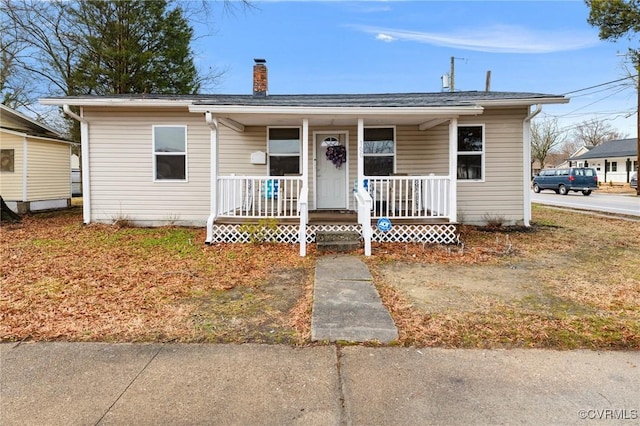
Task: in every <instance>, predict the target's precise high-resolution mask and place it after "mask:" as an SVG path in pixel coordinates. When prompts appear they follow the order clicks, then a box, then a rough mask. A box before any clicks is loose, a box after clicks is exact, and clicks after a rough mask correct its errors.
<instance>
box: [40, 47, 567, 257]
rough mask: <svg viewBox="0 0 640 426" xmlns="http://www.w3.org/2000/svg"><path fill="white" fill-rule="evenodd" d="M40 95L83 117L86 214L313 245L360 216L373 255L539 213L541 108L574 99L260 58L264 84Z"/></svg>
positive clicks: (235, 238) (215, 238) (258, 77)
mask: <svg viewBox="0 0 640 426" xmlns="http://www.w3.org/2000/svg"><path fill="white" fill-rule="evenodd" d="M41 102H42V103H43V104H47V105H62V106H63V108H64V110H65V111H66V112H67V114H68V115H70V116H71V117H74V118H75V119H76V120H78V121H80V123H81V134H82V153H83V156H82V169H83V170H84V177H83V182H82V185H83V191H82V192H83V197H84V221H85V222H86V223H89V222H111V221H114V220H117V219H119V218H123V219H124V218H126V219H127V220H129V221H131V222H133V223H136V224H139V225H143V226H155V225H162V224H169V223H174V224H182V225H196V226H206V228H207V237H206V242H207V243H216V242H244V241H248V240H249V238H250V236H249V235H248V234H249V232H247V229H248V228H249V226H248V225H252V226H262V227H263V228H264V229H265V230H268V231H269V232H272V238H274V239H276V240H277V241H282V242H289V243H299V244H300V254H301V255H304V254H305V253H306V244H307V243H310V242H314V241H315V237H316V233H317V232H320V231H332V230H351V231H355V232H358V233H359V234H360V235H361V237H362V240H363V241H364V247H365V254H367V255H368V254H370V253H371V241H419V242H426V241H432V242H443V243H450V242H455V241H456V240H457V229H456V224H458V223H461V222H464V223H472V224H481V223H485V222H486V221H487V220H488V219H491V218H493V219H495V218H499V219H500V220H502V221H503V223H505V224H515V223H523V224H525V225H528V223H529V219H530V215H531V210H530V202H529V178H528V177H529V173H530V164H531V163H530V144H529V125H530V120H531V119H532V118H533V117H534V116H535V115H536V114H537V113H538V112H540V110H541V108H542V105H543V104H551V103H566V102H568V99H566V98H564V97H563V96H556V95H545V94H537V93H512V92H446V93H394V94H359V95H353V94H351V95H346V94H338V95H272V94H269V93H268V90H267V68H266V64H265V63H264V60H256V63H255V65H254V68H253V94H250V95H189V96H157V95H136V96H133V95H126V96H100V97H92V96H80V97H62V98H48V99H43V100H41ZM532 105H535V106H536V107H535V109H533V110H532V108H531V107H532ZM71 106H75V107H79V108H80V113H79V114H74V113H73V112H71V110H70V107H71ZM378 222H380V224H381V226H380V227H378V226H376V224H377V223H378ZM389 225H391V226H390V227H389ZM254 229H255V228H254Z"/></svg>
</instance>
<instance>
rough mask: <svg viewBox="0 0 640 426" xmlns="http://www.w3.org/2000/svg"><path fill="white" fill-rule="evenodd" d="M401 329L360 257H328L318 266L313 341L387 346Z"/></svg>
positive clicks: (314, 296) (314, 300)
mask: <svg viewBox="0 0 640 426" xmlns="http://www.w3.org/2000/svg"><path fill="white" fill-rule="evenodd" d="M397 338H398V329H397V328H396V326H395V324H394V323H393V319H392V318H391V315H390V314H389V311H387V309H386V308H385V307H384V306H383V305H382V301H381V300H380V296H379V295H378V292H377V291H376V289H375V287H374V286H373V277H372V276H371V273H370V272H369V268H368V267H367V265H365V264H364V263H363V262H362V260H360V259H359V258H358V257H357V256H352V255H327V256H323V257H321V258H319V259H318V261H317V263H316V274H315V284H314V289H313V312H312V316H311V339H312V340H320V341H323V340H326V341H330V342H336V341H349V342H366V341H372V340H377V341H380V342H382V343H388V342H391V341H393V340H395V339H397Z"/></svg>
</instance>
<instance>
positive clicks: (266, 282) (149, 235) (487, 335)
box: [0, 207, 640, 349]
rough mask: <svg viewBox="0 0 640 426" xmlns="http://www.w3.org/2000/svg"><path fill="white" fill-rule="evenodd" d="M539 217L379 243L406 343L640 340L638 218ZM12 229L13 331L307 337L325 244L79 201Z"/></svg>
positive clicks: (123, 336)
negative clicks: (87, 220) (246, 237)
mask: <svg viewBox="0 0 640 426" xmlns="http://www.w3.org/2000/svg"><path fill="white" fill-rule="evenodd" d="M533 219H534V225H535V226H534V227H533V228H532V229H530V230H527V231H524V230H518V229H508V228H505V229H492V230H487V229H478V228H471V227H464V228H463V229H462V230H461V231H462V233H461V239H462V241H463V243H464V245H463V246H462V245H461V246H457V247H446V246H437V245H422V244H383V245H375V244H374V247H373V256H372V257H370V258H366V259H365V258H364V257H363V259H365V261H366V262H367V263H368V264H369V266H370V268H371V270H372V273H373V275H374V281H375V285H376V286H377V288H378V290H379V292H380V294H381V296H382V298H383V302H384V303H385V304H386V306H387V307H388V308H389V310H390V312H391V314H392V316H393V318H394V320H395V322H396V324H397V325H398V328H399V330H400V339H399V341H398V344H400V345H416V346H443V347H486V348H495V347H551V348H561V349H566V348H602V349H614V348H615V349H640V223H638V222H629V221H624V220H618V219H607V218H602V217H594V216H589V215H585V214H578V213H566V212H560V211H558V210H553V209H548V208H542V207H535V208H534V210H533ZM0 237H1V238H0V256H1V259H2V272H1V288H0V340H2V341H22V340H69V341H108V342H125V341H126V342H140V341H161V342H167V341H180V342H264V343H285V344H293V345H305V344H310V339H309V337H310V331H309V328H310V316H311V304H312V289H313V288H312V286H313V268H314V265H315V260H316V258H317V253H315V251H314V247H313V245H311V246H310V247H309V248H310V253H309V255H308V256H307V257H306V258H301V257H300V256H298V246H294V245H278V244H263V245H256V244H247V245H239V244H238V245H215V246H207V245H205V244H203V241H204V238H205V231H204V229H191V228H176V227H167V228H155V229H147V228H130V227H119V226H114V225H98V224H92V225H88V226H84V225H82V217H81V212H80V210H79V209H73V210H70V211H66V212H61V213H47V214H38V215H32V216H27V217H25V218H24V219H23V222H22V223H20V224H16V225H11V224H2V227H1V228H0Z"/></svg>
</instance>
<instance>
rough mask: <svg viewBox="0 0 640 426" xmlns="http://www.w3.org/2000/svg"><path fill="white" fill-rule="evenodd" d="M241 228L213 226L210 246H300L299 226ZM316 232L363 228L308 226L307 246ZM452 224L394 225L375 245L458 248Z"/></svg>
mask: <svg viewBox="0 0 640 426" xmlns="http://www.w3.org/2000/svg"><path fill="white" fill-rule="evenodd" d="M240 227H241V225H232V224H225V225H214V226H213V239H212V241H211V243H249V242H253V241H264V242H276V243H287V244H297V243H298V242H299V241H298V230H299V229H300V227H299V226H298V225H278V227H277V229H269V228H267V227H263V228H260V229H259V230H257V231H256V232H253V233H252V234H251V233H248V232H242V231H241V230H240ZM317 231H355V232H358V233H359V232H360V225H330V224H327V225H309V226H307V243H314V242H315V241H316V232H317ZM456 231H457V230H456V226H455V225H453V224H431V225H428V224H414V225H394V226H393V228H391V230H389V231H387V232H380V231H379V230H377V229H375V228H374V229H373V235H372V241H375V242H384V243H412V242H413V243H439V244H456V243H458V242H459V237H458V234H457V232H456Z"/></svg>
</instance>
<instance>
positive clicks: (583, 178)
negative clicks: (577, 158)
mask: <svg viewBox="0 0 640 426" xmlns="http://www.w3.org/2000/svg"><path fill="white" fill-rule="evenodd" d="M543 189H552V190H554V191H556V194H561V195H567V194H568V193H569V191H573V192H578V191H582V194H584V195H591V191H593V190H595V189H598V175H597V174H596V170H595V169H592V168H588V167H571V168H568V169H544V170H542V171H540V174H539V175H538V176H536V177H534V178H533V192H536V193H538V192H540V191H541V190H543Z"/></svg>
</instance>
